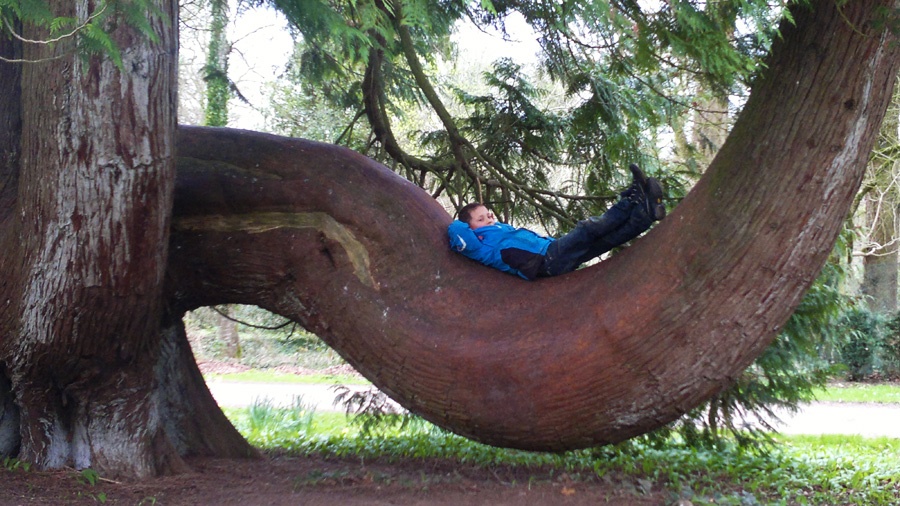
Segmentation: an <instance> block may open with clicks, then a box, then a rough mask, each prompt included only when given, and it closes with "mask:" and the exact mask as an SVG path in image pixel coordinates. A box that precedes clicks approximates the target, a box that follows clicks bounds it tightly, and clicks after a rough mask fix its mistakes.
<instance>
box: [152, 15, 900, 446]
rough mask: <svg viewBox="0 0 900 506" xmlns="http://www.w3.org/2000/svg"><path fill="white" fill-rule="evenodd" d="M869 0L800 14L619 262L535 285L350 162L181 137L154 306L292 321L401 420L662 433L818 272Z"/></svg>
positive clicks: (873, 85)
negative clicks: (223, 308)
mask: <svg viewBox="0 0 900 506" xmlns="http://www.w3.org/2000/svg"><path fill="white" fill-rule="evenodd" d="M879 4H880V3H879V2H873V1H862V2H853V3H851V4H847V5H845V6H844V12H843V13H838V12H837V11H836V10H835V6H834V5H833V4H832V3H826V4H823V5H818V6H817V10H816V11H815V12H814V13H810V12H806V11H799V10H798V12H797V15H796V19H797V27H796V28H793V27H789V28H787V29H785V30H784V38H783V40H782V41H781V42H780V43H779V44H778V47H777V48H776V49H775V50H774V52H773V57H772V58H771V59H770V61H769V67H768V68H769V71H768V73H767V78H766V79H763V80H761V81H760V82H759V83H758V84H757V86H756V88H755V89H754V92H753V94H752V96H751V98H750V101H749V103H748V105H747V106H746V109H745V111H744V113H743V115H742V117H741V119H740V120H739V121H738V123H737V125H736V126H735V128H734V131H733V132H732V135H731V137H730V138H729V140H728V141H727V142H726V144H725V146H724V147H723V148H722V150H721V152H720V154H719V156H718V157H717V159H716V161H715V162H714V163H713V165H712V166H711V167H710V169H709V171H708V172H707V174H706V175H705V176H704V177H703V179H702V180H701V181H700V183H699V184H698V185H697V186H696V187H695V188H694V190H693V191H692V192H691V193H690V195H689V196H688V197H687V198H686V199H685V200H684V202H683V203H682V204H681V205H679V206H678V208H677V209H675V212H673V213H672V214H671V215H670V217H669V218H667V219H666V221H664V222H662V223H661V224H660V225H659V226H657V227H656V228H655V229H654V230H651V231H650V233H649V234H648V235H647V236H646V237H644V238H641V239H639V240H637V241H636V242H635V244H633V245H632V246H631V247H629V248H628V249H627V250H626V251H625V252H624V253H622V254H618V255H616V256H615V257H613V258H612V259H609V260H607V261H604V262H601V263H600V264H599V265H597V266H593V267H590V268H587V269H583V270H580V271H577V272H574V273H572V274H569V275H566V276H563V277H559V278H553V279H546V280H541V281H537V282H527V281H523V280H520V279H517V278H515V277H513V276H509V275H506V274H502V273H500V272H496V271H493V270H491V269H488V268H486V267H482V266H480V265H478V264H475V263H473V262H470V261H469V260H466V259H465V258H463V257H461V256H458V255H454V254H453V253H451V252H450V251H449V249H448V247H447V240H446V226H447V225H448V223H449V222H450V217H449V216H448V215H447V213H446V212H445V211H444V210H443V209H442V208H441V207H440V206H439V205H438V204H437V203H436V202H434V201H433V200H432V199H431V198H430V197H429V196H428V195H427V194H426V193H425V192H423V191H422V190H420V189H419V188H417V187H415V186H414V185H412V184H411V183H409V182H407V181H405V180H403V179H401V178H400V177H398V176H396V175H394V174H393V173H391V172H390V171H389V170H388V169H387V168H385V167H383V166H381V165H379V164H377V163H375V162H373V161H371V160H369V159H367V158H365V157H362V156H360V155H358V154H355V153H352V152H350V151H347V150H344V149H341V148H338V147H334V146H330V145H325V144H318V143H313V142H308V141H303V140H297V139H286V138H279V137H275V136H269V135H264V134H253V133H248V132H238V131H231V130H213V129H196V128H191V129H183V130H182V131H181V135H180V144H179V150H180V151H179V153H180V157H181V159H180V165H179V183H178V189H177V193H176V208H175V216H174V222H173V225H174V232H173V244H172V247H171V249H170V251H171V252H172V258H171V261H170V279H171V280H172V282H171V287H170V291H169V293H170V294H171V295H172V297H173V298H174V299H175V300H176V302H177V303H178V304H180V305H181V307H183V308H191V307H196V306H199V305H209V304H221V303H248V304H258V305H260V306H262V307H265V308H267V309H269V310H272V311H274V312H276V313H279V314H282V315H284V316H287V317H290V318H293V319H295V320H297V321H299V322H301V323H302V324H303V325H305V326H306V327H307V328H309V329H310V330H312V331H314V332H316V333H317V334H318V335H320V336H321V337H323V338H324V339H325V340H326V341H327V342H328V343H329V344H330V345H331V346H332V347H334V348H335V349H336V350H337V351H338V352H339V353H341V354H342V355H343V356H344V357H345V358H346V359H347V360H348V361H349V362H350V363H352V364H353V365H354V366H355V367H356V368H357V369H358V370H359V371H360V372H361V373H362V374H364V375H365V376H366V377H368V378H369V379H371V380H372V381H373V383H374V384H375V385H376V386H378V387H379V388H381V389H383V390H384V391H385V392H386V393H388V394H389V395H390V396H391V397H392V398H394V399H395V400H397V401H398V402H400V403H401V404H402V405H403V406H405V407H406V408H408V409H410V410H411V411H412V412H414V413H417V414H420V415H422V416H424V417H425V418H427V419H429V420H431V421H433V422H435V423H437V424H438V425H441V426H443V427H446V428H449V429H451V430H453V431H455V432H457V433H460V434H462V435H465V436H469V437H472V438H473V439H476V440H480V441H482V442H486V443H489V444H494V445H499V446H507V447H516V448H523V449H540V450H563V449H571V448H579V447H587V446H593V445H598V444H604V443H612V442H617V441H621V440H623V439H626V438H629V437H632V436H634V435H637V434H640V433H643V432H647V431H649V430H652V429H654V428H657V427H660V426H661V425H663V424H665V423H667V422H670V421H672V420H674V419H675V418H677V417H678V416H680V415H681V414H682V413H684V412H685V411H687V410H689V409H690V408H692V407H694V406H696V405H697V404H698V403H700V402H701V401H702V400H703V399H705V398H706V397H708V396H709V395H711V394H713V393H715V392H717V391H720V390H722V389H723V388H725V387H727V386H728V385H729V384H730V382H731V381H733V379H734V378H735V377H737V376H738V375H739V374H740V373H741V371H742V370H743V369H744V368H745V367H746V366H747V365H749V364H750V363H751V362H752V360H753V359H754V358H755V357H756V356H757V355H759V353H761V352H762V350H763V349H764V348H765V347H766V346H767V345H768V343H769V342H770V341H771V339H772V338H773V337H774V336H775V335H776V334H777V332H778V331H779V330H780V329H781V327H782V325H783V324H784V322H785V321H786V320H787V318H788V317H789V315H790V314H791V312H792V310H793V308H794V307H795V306H796V305H797V304H798V302H799V300H800V299H801V297H802V295H803V293H804V292H805V291H806V289H807V288H808V287H809V285H810V284H811V283H812V281H813V280H814V278H815V277H816V275H817V273H818V272H819V270H820V268H821V266H822V265H823V263H824V261H825V259H826V258H827V255H828V253H829V252H830V250H831V247H832V245H833V243H834V240H835V238H836V236H837V233H838V231H839V229H840V226H841V223H842V221H843V219H844V217H845V215H846V212H847V210H848V207H849V205H850V203H851V201H852V198H853V194H854V192H855V190H856V188H857V187H858V185H859V181H860V178H861V174H862V172H863V168H864V165H865V160H866V155H867V153H868V151H869V148H870V147H871V145H872V142H873V140H874V137H875V134H876V133H877V129H878V126H879V124H880V121H881V116H882V115H883V112H884V110H885V107H886V105H887V102H888V100H889V99H890V95H891V93H890V92H891V88H892V84H893V76H894V75H895V73H896V68H897V52H896V51H897V49H896V47H895V46H894V45H890V40H889V38H888V36H882V34H880V33H875V32H872V33H869V34H867V36H863V35H862V34H861V33H860V30H868V28H867V25H866V21H867V20H868V19H869V18H868V17H869V16H870V13H871V12H873V11H874V10H875V9H874V6H875V5H879ZM848 23H852V26H851V25H850V24H848ZM825 77H827V79H825ZM323 215H324V216H328V217H329V219H320V220H318V221H315V220H309V219H308V218H307V217H308V216H323ZM272 217H277V219H273V218H272ZM254 220H256V221H254ZM203 223H208V224H209V225H208V226H204V225H203ZM252 223H258V224H266V225H265V226H262V225H260V226H259V227H254V226H249V225H248V224H252ZM298 223H302V225H298ZM329 227H332V231H331V232H329ZM335 228H336V229H339V230H341V234H340V235H335V233H334V229H335ZM361 258H367V259H368V261H367V262H361V261H360V259H361Z"/></svg>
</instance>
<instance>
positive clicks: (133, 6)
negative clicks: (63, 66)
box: [0, 0, 170, 67]
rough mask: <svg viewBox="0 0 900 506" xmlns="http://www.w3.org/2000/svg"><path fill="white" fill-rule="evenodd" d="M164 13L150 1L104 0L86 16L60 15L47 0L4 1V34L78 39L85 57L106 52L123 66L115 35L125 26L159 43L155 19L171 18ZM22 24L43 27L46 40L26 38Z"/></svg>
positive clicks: (0, 17) (0, 0)
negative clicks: (20, 31)
mask: <svg viewBox="0 0 900 506" xmlns="http://www.w3.org/2000/svg"><path fill="white" fill-rule="evenodd" d="M161 14H162V12H161V11H160V9H159V8H158V7H156V6H155V5H154V3H153V2H152V1H150V0H106V1H101V2H98V3H97V5H96V6H95V8H94V11H93V12H91V13H90V14H89V15H88V16H87V17H86V18H84V19H80V18H74V17H70V16H61V15H57V13H54V12H53V11H52V10H51V8H50V5H49V3H48V2H47V1H46V0H0V34H2V35H6V36H10V35H12V36H15V37H17V38H20V40H23V42H24V43H26V44H46V45H49V46H53V45H57V44H67V43H68V42H69V41H70V40H74V41H75V45H74V47H73V48H72V50H73V51H75V52H77V53H78V54H79V55H81V56H82V57H83V58H89V57H91V56H94V55H99V54H104V55H106V56H108V57H109V58H110V59H112V60H113V61H114V62H115V63H116V65H117V66H119V67H121V66H122V56H121V53H120V50H119V47H118V45H117V44H116V42H115V41H114V40H113V36H112V34H113V33H114V32H115V31H116V30H117V29H118V28H119V27H120V26H122V25H125V26H130V27H132V28H133V29H135V30H136V31H137V32H138V33H140V34H141V35H143V36H144V37H147V38H148V39H150V40H151V41H154V42H155V41H157V40H158V37H157V35H156V33H155V32H154V31H153V26H152V20H156V19H159V20H160V21H161V22H164V23H167V22H169V21H170V20H168V19H165V18H162V16H161ZM20 25H32V26H35V27H37V28H40V29H43V31H44V35H43V37H42V39H41V40H33V39H27V40H26V39H22V38H21V35H20V34H19V33H17V31H16V28H15V27H17V26H20Z"/></svg>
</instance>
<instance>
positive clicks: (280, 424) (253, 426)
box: [232, 397, 314, 447]
mask: <svg viewBox="0 0 900 506" xmlns="http://www.w3.org/2000/svg"><path fill="white" fill-rule="evenodd" d="M313 413H314V410H313V409H312V408H310V407H309V406H307V405H306V404H304V403H303V399H302V398H300V397H295V398H294V402H293V405H292V406H291V407H289V408H287V409H283V408H278V407H276V406H275V405H274V404H273V403H272V401H271V400H269V399H262V400H257V401H255V402H254V403H253V405H252V406H250V408H249V409H248V411H247V416H246V417H240V418H237V419H235V420H232V422H233V423H234V426H235V428H236V429H237V430H238V431H240V432H241V434H243V435H244V437H245V438H247V440H248V441H250V442H252V443H253V444H256V445H259V446H263V447H271V446H274V445H277V444H280V443H281V442H282V441H291V440H296V439H298V438H302V437H303V436H304V434H306V433H307V432H309V431H310V428H311V426H312V423H313V422H312V420H313Z"/></svg>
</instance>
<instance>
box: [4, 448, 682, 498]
mask: <svg viewBox="0 0 900 506" xmlns="http://www.w3.org/2000/svg"><path fill="white" fill-rule="evenodd" d="M188 464H189V465H190V466H191V468H192V470H193V471H192V472H191V473H188V474H181V475H176V476H164V477H160V478H155V479H151V480H147V481H142V482H138V483H126V482H119V481H113V480H107V479H103V478H100V479H96V478H94V479H93V481H94V483H93V484H91V483H90V481H91V480H89V479H88V477H85V476H83V475H82V473H80V472H78V471H75V470H73V469H69V470H60V471H53V472H38V471H25V470H23V469H12V470H11V469H5V468H2V467H0V506H7V505H15V506H19V505H81V504H91V505H96V504H113V505H119V504H127V505H147V506H149V505H192V506H193V505H206V504H215V505H223V506H227V505H235V506H238V505H240V506H254V505H272V506H281V505H291V506H294V505H341V506H345V505H346V506H362V505H367V506H370V505H371V506H379V505H438V506H440V505H447V506H449V505H454V506H456V505H468V504H483V505H492V506H504V505H510V506H512V505H516V506H528V505H547V504H551V505H553V506H563V505H588V504H590V505H592V506H593V505H600V504H605V505H621V506H661V505H676V504H677V505H682V506H683V505H690V504H691V503H690V502H688V501H680V502H679V501H678V500H677V498H676V497H674V496H673V495H672V493H671V492H668V491H664V490H663V489H662V488H661V487H659V486H658V485H654V484H652V483H647V482H644V481H643V480H634V479H633V478H629V477H624V476H610V475H607V476H604V477H602V478H598V477H596V476H595V475H591V476H578V475H567V474H559V472H558V471H553V470H550V469H528V470H524V469H521V468H506V467H494V468H491V469H485V468H476V467H472V466H467V465H461V464H459V463H458V462H451V461H446V460H440V461H434V460H433V461H423V460H412V459H410V460H402V461H396V460H395V461H392V462H387V461H374V462H360V461H359V460H358V459H353V460H341V459H326V458H322V457H302V458H301V457H292V456H284V455H275V454H269V455H265V456H263V457H262V458H259V459H241V460H229V459H191V460H189V461H188Z"/></svg>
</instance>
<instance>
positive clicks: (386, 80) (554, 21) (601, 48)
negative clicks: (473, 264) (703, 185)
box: [258, 0, 785, 229]
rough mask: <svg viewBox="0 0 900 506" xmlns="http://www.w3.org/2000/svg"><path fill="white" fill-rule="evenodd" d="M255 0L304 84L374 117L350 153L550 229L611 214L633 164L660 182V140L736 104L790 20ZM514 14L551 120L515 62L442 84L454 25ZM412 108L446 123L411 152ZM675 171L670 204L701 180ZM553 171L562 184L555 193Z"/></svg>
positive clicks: (740, 10) (617, 7)
mask: <svg viewBox="0 0 900 506" xmlns="http://www.w3.org/2000/svg"><path fill="white" fill-rule="evenodd" d="M258 3H259V4H261V3H267V4H270V5H273V6H275V7H276V8H278V9H280V10H281V11H282V12H284V13H285V14H286V15H287V16H288V18H289V20H290V22H291V23H292V25H293V26H294V27H295V28H296V29H297V31H298V33H299V35H300V37H301V39H302V48H303V52H302V55H301V57H300V59H299V65H298V70H299V73H300V76H301V78H302V86H304V87H307V89H309V90H310V92H311V93H315V96H317V97H319V98H321V99H323V100H328V101H329V102H330V103H332V104H334V105H335V106H336V107H338V108H340V109H348V108H349V109H354V110H358V111H360V112H363V111H364V112H365V115H366V118H367V119H368V123H369V125H368V126H369V127H370V129H371V137H369V138H368V140H367V141H366V142H367V144H366V145H353V146H352V147H353V148H355V149H358V150H360V151H362V152H364V153H366V154H368V155H370V156H373V157H375V158H376V159H379V160H381V161H384V162H386V163H388V164H389V165H392V166H396V167H397V168H398V170H401V171H403V173H404V175H406V177H408V178H409V179H411V180H413V181H417V182H418V183H419V184H420V185H422V186H423V187H425V188H427V189H428V190H429V191H430V192H431V193H432V195H434V196H440V195H444V196H447V197H449V199H450V200H451V201H452V202H453V203H454V204H456V205H460V204H461V203H465V202H468V201H471V200H484V201H486V202H489V203H493V204H494V205H495V207H496V209H497V211H499V212H502V214H503V215H504V216H505V217H506V218H507V219H512V220H515V219H522V220H525V221H531V222H535V221H537V222H543V223H546V224H548V225H549V228H551V229H555V228H557V227H559V226H561V227H563V228H567V227H568V226H569V225H571V223H572V222H573V219H577V217H580V216H584V215H590V214H598V213H599V212H600V211H601V210H602V209H604V208H605V207H606V205H607V203H608V201H609V200H610V199H611V198H612V197H613V196H614V189H615V188H617V187H620V186H622V185H623V183H624V181H625V179H624V177H623V176H624V167H627V165H628V164H629V163H631V162H639V163H641V164H642V165H644V166H645V167H647V168H648V170H650V171H651V172H652V171H659V169H660V168H661V167H660V165H661V163H663V161H662V160H660V157H659V156H657V154H656V149H657V148H656V144H657V141H658V140H659V137H660V136H663V135H667V136H670V137H671V136H675V135H676V134H677V135H681V134H683V130H684V128H685V127H684V125H683V119H682V118H683V117H684V116H685V115H686V114H687V113H688V112H690V111H692V110H693V111H695V112H696V113H697V114H698V115H699V116H698V117H699V118H700V119H699V121H700V122H701V123H702V122H703V119H702V118H703V115H704V114H705V113H706V112H708V111H707V110H706V105H707V104H708V103H709V101H710V100H711V97H715V98H719V99H725V100H727V99H728V98H729V97H735V98H736V99H737V100H738V101H742V98H741V97H745V95H746V89H747V85H748V84H749V82H750V81H751V80H752V78H753V77H754V76H755V75H756V73H757V71H758V69H759V68H760V65H759V59H760V58H761V57H762V56H763V55H765V54H766V52H767V50H768V47H769V45H770V43H771V40H772V38H773V36H774V35H775V33H776V30H775V24H776V23H777V22H778V20H780V19H781V18H782V16H783V14H785V11H784V9H783V7H781V6H776V7H774V8H773V7H772V6H771V5H769V4H768V3H765V2H749V3H748V2H736V1H735V2H717V3H714V4H706V3H700V2H668V3H660V4H659V5H658V6H656V8H655V9H654V8H649V7H648V6H644V5H640V6H639V5H638V4H635V3H631V2H567V3H563V4H559V3H558V2H544V1H534V2H531V1H523V2H494V3H491V2H481V3H476V2H460V1H455V2H454V1H445V2H435V1H409V2H381V1H373V2H341V1H333V2H326V1H318V0H303V1H293V0H272V1H265V2H263V1H259V2H258ZM512 15H521V16H523V17H524V18H525V20H526V21H527V22H528V24H529V25H530V26H531V27H532V29H533V30H534V33H535V34H536V36H538V37H539V39H538V40H539V42H540V45H541V47H542V49H543V53H542V59H541V61H540V69H541V71H542V73H543V75H544V76H546V78H547V79H549V82H550V83H552V86H554V90H556V91H557V92H558V93H559V94H560V95H562V96H563V97H565V106H564V107H562V108H560V107H558V102H557V103H554V105H553V107H552V108H551V107H548V104H547V103H546V101H542V96H543V95H544V94H545V93H547V89H546V85H544V86H543V87H542V86H541V84H540V83H533V82H532V81H533V77H534V76H530V75H528V73H527V72H526V71H525V69H522V68H521V67H520V66H519V65H516V64H513V63H511V62H510V61H503V60H500V61H498V62H496V63H495V64H494V66H493V68H492V69H490V70H489V71H487V72H486V73H485V75H484V76H483V78H484V80H485V83H486V84H487V86H488V88H489V90H490V91H489V92H488V93H482V94H472V93H469V92H466V91H465V90H461V89H458V88H455V87H447V86H443V83H442V82H440V81H439V79H438V77H437V75H436V72H435V69H436V68H437V66H438V63H439V61H440V60H441V59H442V58H446V57H448V56H447V55H448V53H449V51H450V48H449V47H448V38H449V36H450V34H451V33H452V31H453V30H454V29H455V27H457V26H458V24H459V23H462V22H468V23H472V24H474V25H475V26H477V27H480V28H488V27H492V28H497V29H500V30H504V29H505V26H506V20H507V18H508V17H509V16H512ZM547 79H545V80H544V83H547V82H548V81H547ZM406 104H421V105H423V106H424V107H427V108H429V109H430V110H433V111H434V114H435V116H436V117H437V118H438V120H439V124H440V126H439V127H438V128H436V129H433V130H429V131H420V132H418V136H417V138H416V139H414V140H412V141H410V140H408V139H406V138H403V137H402V136H400V135H398V133H397V132H396V131H395V129H394V128H392V124H391V118H392V116H395V115H397V114H402V112H403V111H404V110H408V109H409V107H408V106H407V105H406ZM739 105H740V104H735V105H734V107H738V106H739ZM357 117H358V116H357ZM362 128H363V129H365V127H362ZM688 128H690V127H688ZM695 128H699V127H695ZM724 128H727V126H724ZM716 147H718V146H716ZM668 163H671V164H673V165H675V167H670V168H669V169H670V170H669V171H668V173H669V174H672V175H673V176H670V179H671V181H670V184H671V186H672V189H673V190H674V191H675V193H678V192H679V188H680V187H682V186H683V181H681V182H680V181H678V178H677V177H674V174H677V173H678V172H679V171H680V172H682V173H685V172H688V173H693V174H697V173H698V169H702V167H698V166H697V164H696V163H692V161H691V160H690V156H682V157H680V160H677V161H676V160H674V159H673V157H670V159H669V160H668ZM672 169H675V170H672ZM554 173H557V174H559V173H564V174H566V175H567V176H568V177H565V178H564V179H563V180H562V181H561V182H560V181H559V178H555V179H556V180H554V178H553V177H551V176H552V174H554ZM573 217H574V218H573Z"/></svg>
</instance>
